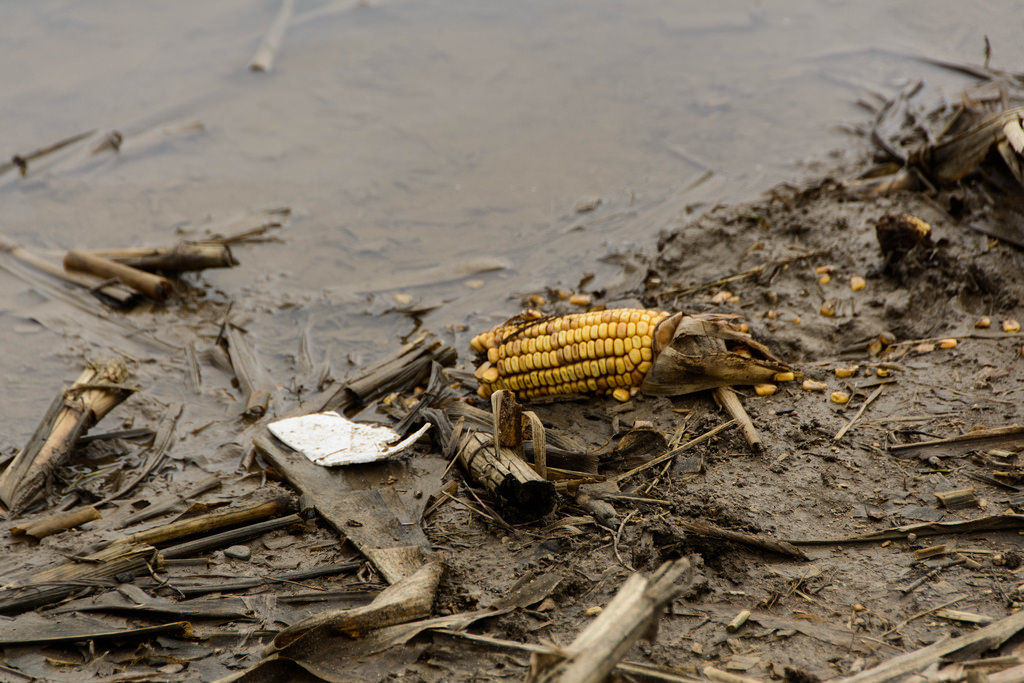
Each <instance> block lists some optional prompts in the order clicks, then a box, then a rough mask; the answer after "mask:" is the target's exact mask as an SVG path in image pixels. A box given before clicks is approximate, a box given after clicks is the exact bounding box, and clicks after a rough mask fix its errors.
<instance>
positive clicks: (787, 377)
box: [772, 372, 796, 382]
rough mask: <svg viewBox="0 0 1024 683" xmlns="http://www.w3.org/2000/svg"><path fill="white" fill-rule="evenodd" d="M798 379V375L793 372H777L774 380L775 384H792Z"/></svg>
mask: <svg viewBox="0 0 1024 683" xmlns="http://www.w3.org/2000/svg"><path fill="white" fill-rule="evenodd" d="M795 379H796V375H795V374H793V373H792V372H777V373H775V376H774V377H772V380H773V381H775V382H792V381H793V380H795Z"/></svg>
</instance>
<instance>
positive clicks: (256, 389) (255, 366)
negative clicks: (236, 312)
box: [225, 322, 274, 418]
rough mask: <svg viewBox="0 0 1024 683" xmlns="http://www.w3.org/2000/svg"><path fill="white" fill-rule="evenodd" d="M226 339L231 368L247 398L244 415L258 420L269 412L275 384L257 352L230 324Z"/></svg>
mask: <svg viewBox="0 0 1024 683" xmlns="http://www.w3.org/2000/svg"><path fill="white" fill-rule="evenodd" d="M225 338H226V339H227V342H228V344H227V346H228V356H229V357H230V358H231V367H232V368H233V369H234V371H235V377H237V378H238V386H239V388H240V389H241V390H242V394H243V395H244V397H245V404H244V406H243V408H242V415H244V416H245V417H248V418H258V417H261V416H263V414H264V413H266V412H267V408H268V407H269V406H270V398H271V394H272V392H273V389H274V384H273V382H272V381H271V380H270V378H269V377H268V375H267V371H266V370H265V369H264V368H263V366H262V365H261V364H260V361H259V358H257V356H256V352H255V351H254V350H253V348H252V347H251V346H249V343H248V342H247V341H246V340H245V336H244V335H243V334H242V331H241V330H240V329H238V328H237V327H235V326H234V325H232V324H231V323H230V322H229V323H227V324H226V325H225Z"/></svg>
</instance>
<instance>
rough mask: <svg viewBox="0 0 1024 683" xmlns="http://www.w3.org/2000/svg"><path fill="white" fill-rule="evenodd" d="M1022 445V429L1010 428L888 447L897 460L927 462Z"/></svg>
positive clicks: (1023, 442) (977, 431) (1023, 432)
mask: <svg viewBox="0 0 1024 683" xmlns="http://www.w3.org/2000/svg"><path fill="white" fill-rule="evenodd" d="M1022 445H1024V427H1019V426H1016V425H1014V426H1010V427H998V428H996V429H976V430H973V431H970V432H967V433H966V434H959V435H957V436H952V437H949V438H948V439H935V440H933V441H921V442H919V443H907V444H900V445H898V446H890V447H889V452H890V453H892V454H893V455H895V456H896V457H897V458H921V459H922V460H927V459H928V458H930V457H932V456H937V457H940V458H943V457H950V456H955V455H962V454H964V453H968V452H970V451H974V450H985V449H989V448H1007V449H1009V448H1014V447H1017V446H1022Z"/></svg>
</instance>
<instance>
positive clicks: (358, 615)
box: [272, 560, 444, 650]
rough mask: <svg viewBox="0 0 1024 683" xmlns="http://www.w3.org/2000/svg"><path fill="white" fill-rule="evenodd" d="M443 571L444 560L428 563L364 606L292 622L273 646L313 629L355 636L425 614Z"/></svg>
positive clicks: (282, 643)
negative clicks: (326, 629) (329, 630)
mask: <svg viewBox="0 0 1024 683" xmlns="http://www.w3.org/2000/svg"><path fill="white" fill-rule="evenodd" d="M443 574H444V563H443V562H440V561H438V560H434V561H431V562H428V563H426V564H424V565H423V566H422V567H420V569H419V570H418V571H417V572H416V573H415V574H413V575H412V576H409V577H407V578H405V579H403V580H402V581H399V582H398V583H395V584H392V585H390V586H388V587H387V588H385V589H384V591H383V592H381V593H380V595H378V596H377V597H376V598H375V599H374V600H373V602H371V603H370V604H369V605H367V606H366V607H357V608H355V609H346V610H338V611H328V612H323V613H321V614H316V615H313V616H312V617H308V618H306V619H303V620H302V621H300V622H298V623H295V624H292V625H291V626H289V627H288V628H286V629H284V630H283V631H281V632H280V633H279V634H277V637H275V638H274V642H273V645H272V648H273V650H280V649H281V648H283V647H286V646H287V645H289V644H290V643H292V642H294V641H295V640H297V639H298V638H299V637H301V636H302V635H303V634H305V633H306V632H308V631H311V630H313V629H316V628H322V627H326V628H329V629H331V630H332V631H335V632H338V633H344V634H346V635H348V636H349V637H352V638H358V637H360V636H362V635H364V634H366V633H367V632H369V631H372V630H374V629H378V628H383V627H385V626H392V625H394V624H401V623H404V622H407V621H413V620H415V619H422V618H424V617H428V616H430V609H431V607H433V604H434V594H435V593H436V591H437V586H438V584H439V583H440V582H441V576H442V575H443Z"/></svg>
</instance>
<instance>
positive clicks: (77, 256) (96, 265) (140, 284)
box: [64, 249, 174, 301]
mask: <svg viewBox="0 0 1024 683" xmlns="http://www.w3.org/2000/svg"><path fill="white" fill-rule="evenodd" d="M64 268H65V269H66V270H78V271H83V272H86V273H92V274H93V275H99V276H100V277H105V278H116V279H118V280H120V281H121V282H122V283H123V284H125V285H127V286H129V287H131V288H132V289H134V290H136V291H138V292H142V293H143V294H145V295H146V296H148V297H149V298H150V299H154V300H155V301H166V300H167V298H168V297H169V296H170V295H171V294H172V293H173V292H174V285H172V284H171V281H170V280H168V279H167V278H165V277H161V276H159V275H153V274H152V273H147V272H146V271H144V270H139V269H138V268H132V267H131V266H126V265H124V264H123V263H117V262H116V261H111V260H110V259H105V258H102V257H100V256H96V255H95V254H90V253H89V252H87V251H84V250H82V249H72V250H71V251H69V252H68V253H67V254H66V255H65V256H64Z"/></svg>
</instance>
